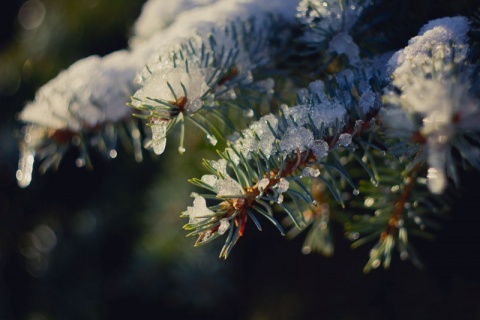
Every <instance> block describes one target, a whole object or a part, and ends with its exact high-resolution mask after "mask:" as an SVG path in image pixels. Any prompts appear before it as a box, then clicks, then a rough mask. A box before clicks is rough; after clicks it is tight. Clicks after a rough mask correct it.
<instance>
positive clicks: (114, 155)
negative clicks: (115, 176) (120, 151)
mask: <svg viewBox="0 0 480 320" xmlns="http://www.w3.org/2000/svg"><path fill="white" fill-rule="evenodd" d="M108 155H109V156H110V158H112V159H115V158H116V157H117V150H115V149H112V150H110V152H109V153H108Z"/></svg>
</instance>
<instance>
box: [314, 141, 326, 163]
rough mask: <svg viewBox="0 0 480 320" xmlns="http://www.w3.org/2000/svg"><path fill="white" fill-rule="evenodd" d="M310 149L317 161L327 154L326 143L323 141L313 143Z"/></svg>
mask: <svg viewBox="0 0 480 320" xmlns="http://www.w3.org/2000/svg"><path fill="white" fill-rule="evenodd" d="M311 148H312V151H313V154H314V155H315V157H317V160H322V159H323V158H325V157H326V156H327V154H328V149H329V148H328V143H327V142H325V141H323V140H316V141H314V142H313V145H312V147H311Z"/></svg>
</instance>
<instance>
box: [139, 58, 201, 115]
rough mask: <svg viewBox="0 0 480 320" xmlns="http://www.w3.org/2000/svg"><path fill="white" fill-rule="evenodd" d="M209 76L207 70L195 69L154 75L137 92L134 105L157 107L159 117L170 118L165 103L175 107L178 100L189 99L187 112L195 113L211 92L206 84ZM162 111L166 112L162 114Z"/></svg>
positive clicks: (185, 107)
mask: <svg viewBox="0 0 480 320" xmlns="http://www.w3.org/2000/svg"><path fill="white" fill-rule="evenodd" d="M207 75H208V71H207V70H204V69H193V70H189V72H187V71H186V69H185V68H184V67H178V68H170V69H166V70H164V71H163V72H162V73H160V72H158V73H154V74H152V75H151V77H150V78H148V79H147V80H146V81H145V82H144V83H143V87H142V88H141V89H139V90H137V92H135V94H134V96H133V99H132V105H133V106H135V107H141V106H142V104H145V105H149V106H153V107H157V108H158V110H159V111H158V116H159V117H166V118H169V117H170V116H171V115H170V110H169V109H165V103H168V104H170V105H175V102H176V101H177V100H179V99H180V98H183V97H185V98H186V99H187V100H186V105H185V106H184V107H183V108H184V110H185V112H186V113H187V114H192V113H195V112H197V111H198V110H199V109H200V108H201V107H202V106H203V101H202V98H203V97H204V95H205V94H206V93H207V91H208V90H209V86H208V85H207V83H206V82H205V78H206V77H207ZM156 100H160V102H158V101H156ZM162 110H165V111H164V112H163V113H162Z"/></svg>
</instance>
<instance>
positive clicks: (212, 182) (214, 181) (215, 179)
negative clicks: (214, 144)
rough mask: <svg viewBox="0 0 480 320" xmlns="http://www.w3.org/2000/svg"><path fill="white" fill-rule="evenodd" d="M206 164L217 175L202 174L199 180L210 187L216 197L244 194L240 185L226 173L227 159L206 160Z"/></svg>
mask: <svg viewBox="0 0 480 320" xmlns="http://www.w3.org/2000/svg"><path fill="white" fill-rule="evenodd" d="M208 164H209V165H210V166H211V167H212V168H214V169H215V170H216V171H217V175H204V176H202V178H201V180H202V181H203V182H205V183H206V184H208V185H209V186H211V187H212V189H213V190H214V191H215V192H216V193H217V196H218V197H227V196H238V195H242V194H244V193H245V192H244V190H243V188H242V186H241V185H240V184H239V183H238V182H237V181H235V180H234V179H233V178H232V177H230V175H229V174H228V173H227V161H226V160H225V159H220V160H218V161H214V160H208Z"/></svg>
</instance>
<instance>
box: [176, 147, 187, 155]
mask: <svg viewBox="0 0 480 320" xmlns="http://www.w3.org/2000/svg"><path fill="white" fill-rule="evenodd" d="M185 151H186V149H185V148H184V147H178V152H179V153H180V154H184V153H185Z"/></svg>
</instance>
